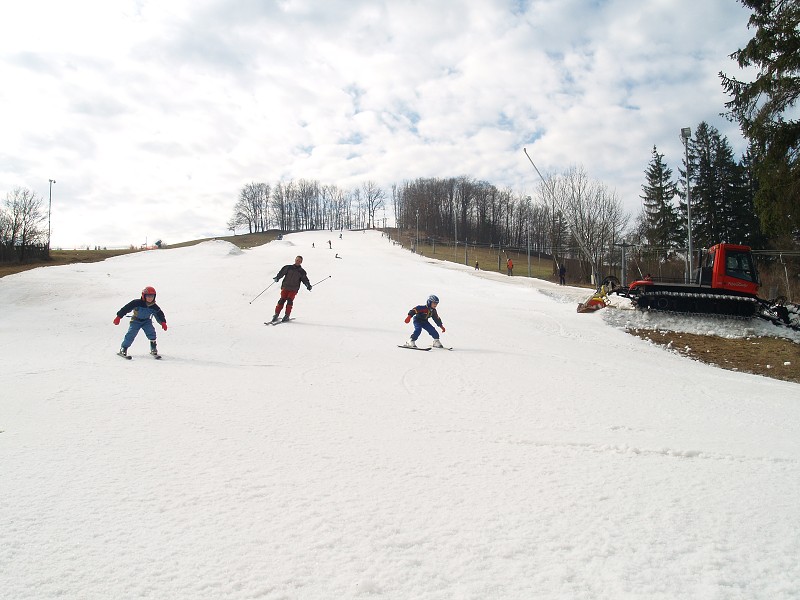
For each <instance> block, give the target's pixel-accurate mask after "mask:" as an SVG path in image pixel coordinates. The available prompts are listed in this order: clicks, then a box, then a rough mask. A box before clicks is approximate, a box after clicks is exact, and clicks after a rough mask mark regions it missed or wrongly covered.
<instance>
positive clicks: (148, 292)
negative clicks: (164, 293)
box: [142, 285, 156, 301]
mask: <svg viewBox="0 0 800 600" xmlns="http://www.w3.org/2000/svg"><path fill="white" fill-rule="evenodd" d="M151 295H152V296H153V301H155V299H156V298H155V296H156V288H154V287H153V286H152V285H148V286H147V287H146V288H144V289H143V290H142V300H144V297H145V296H151Z"/></svg>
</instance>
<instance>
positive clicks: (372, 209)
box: [361, 181, 386, 229]
mask: <svg viewBox="0 0 800 600" xmlns="http://www.w3.org/2000/svg"><path fill="white" fill-rule="evenodd" d="M361 191H362V192H363V193H364V204H365V206H366V209H367V227H372V228H373V229H374V228H375V213H376V212H377V211H378V209H380V208H383V201H384V199H385V198H386V194H385V193H384V192H383V190H382V189H381V188H379V187H378V184H377V183H375V182H374V181H365V182H364V184H363V185H362V186H361Z"/></svg>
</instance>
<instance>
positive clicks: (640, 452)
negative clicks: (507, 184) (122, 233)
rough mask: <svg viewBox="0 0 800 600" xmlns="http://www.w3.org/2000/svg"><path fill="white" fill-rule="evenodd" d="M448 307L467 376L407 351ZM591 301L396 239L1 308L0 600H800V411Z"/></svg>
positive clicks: (770, 385)
mask: <svg viewBox="0 0 800 600" xmlns="http://www.w3.org/2000/svg"><path fill="white" fill-rule="evenodd" d="M328 239H331V241H332V243H333V249H332V250H329V249H328V247H327V246H328V245H327V240H328ZM312 243H315V246H316V248H312V247H311V246H312ZM335 253H338V254H339V255H340V256H342V259H341V260H338V259H335V258H334V254H335ZM296 254H303V255H304V257H305V261H304V267H305V268H306V270H307V271H308V273H309V277H310V279H311V281H312V283H313V282H316V281H319V280H321V279H323V278H325V277H327V276H329V275H330V276H331V278H330V279H328V280H325V281H324V282H322V283H320V284H319V285H318V286H317V287H315V288H314V289H313V290H312V291H311V292H310V293H309V292H307V291H305V290H304V289H303V290H301V292H300V294H299V295H298V297H297V300H296V302H295V311H294V316H295V317H296V320H295V321H293V322H292V323H289V324H283V325H279V326H277V327H271V326H265V325H263V322H264V321H265V320H267V319H268V318H269V317H270V316H271V315H272V312H273V307H274V305H275V301H276V300H277V297H278V289H277V288H278V286H277V285H274V286H272V288H270V289H269V290H268V291H266V292H265V293H264V294H262V295H261V297H259V298H258V299H257V300H255V301H254V302H252V303H251V301H252V300H253V298H254V297H255V296H256V295H257V294H258V293H259V292H260V291H261V290H263V289H264V288H265V287H266V286H267V285H268V284H269V283H270V282H271V277H273V276H274V275H275V273H276V272H277V271H278V269H279V268H280V267H281V266H282V265H284V264H288V263H291V262H292V261H293V259H294V256H295V255H296ZM146 285H152V286H154V287H155V288H156V289H157V290H158V298H157V301H158V303H159V305H160V306H161V307H162V308H163V309H164V311H165V313H166V316H167V320H168V323H169V330H168V331H166V332H162V331H161V330H160V329H157V331H158V340H159V349H160V351H161V353H162V354H163V355H164V360H162V361H154V360H152V358H151V357H150V356H149V355H148V354H147V351H148V344H147V341H146V339H145V338H144V334H143V333H140V334H139V337H138V338H137V340H136V341H135V342H134V344H133V346H132V347H131V349H130V352H131V354H132V355H133V357H134V358H133V360H131V361H124V360H122V359H120V358H118V357H116V356H115V355H114V353H115V352H116V350H117V349H118V347H119V343H120V340H121V339H122V336H123V335H124V333H125V330H126V329H125V321H123V324H122V325H120V326H119V327H114V325H113V324H112V323H111V321H112V319H113V317H114V313H115V312H116V311H117V310H118V309H119V308H120V307H121V306H123V305H124V304H125V303H126V302H128V301H129V300H131V299H132V298H135V297H138V295H139V292H140V290H141V289H142V288H143V287H144V286H146ZM431 293H435V294H437V295H439V297H440V298H441V304H440V305H439V310H440V313H441V316H442V318H443V320H444V324H445V326H446V328H447V332H446V333H445V334H443V336H442V339H443V340H444V342H445V343H446V345H452V346H454V347H455V351H453V352H447V351H442V350H432V351H430V352H414V351H409V350H403V349H399V348H397V347H396V345H397V344H400V343H402V342H403V341H405V340H406V339H407V337H408V334H409V332H410V329H411V327H410V325H406V324H405V323H403V319H404V318H405V315H406V312H407V311H408V310H409V308H411V307H412V306H414V305H416V304H419V303H423V302H424V301H425V298H426V297H427V296H428V295H429V294H431ZM586 296H587V292H586V290H581V289H577V288H569V287H567V288H559V287H558V286H555V285H551V284H550V283H548V282H542V281H537V280H529V279H526V278H521V277H519V278H517V277H514V278H509V277H506V276H503V275H500V274H495V273H486V272H476V271H474V270H472V269H471V268H469V267H463V266H459V265H454V264H448V263H441V262H439V261H436V260H433V259H429V258H423V257H419V256H416V255H413V254H411V253H409V252H408V251H406V250H403V249H402V248H400V247H399V246H395V245H393V244H391V242H389V241H388V240H387V239H386V238H382V237H381V235H380V234H379V233H376V232H368V233H362V232H344V235H343V239H342V240H339V239H338V235H337V234H336V233H333V234H331V233H330V232H315V233H302V234H295V235H291V236H287V237H286V238H285V240H284V241H281V242H273V243H271V244H268V245H266V246H261V247H258V248H253V249H251V250H246V251H240V250H238V249H237V248H236V247H235V246H233V245H231V244H228V243H227V242H222V241H216V242H206V243H203V244H200V245H197V246H193V247H188V248H181V249H175V250H159V251H151V252H143V253H137V254H132V255H127V256H122V257H117V258H114V259H111V260H107V261H105V262H102V263H94V264H76V265H70V266H63V267H51V268H41V269H35V270H33V271H28V272H26V273H21V274H19V275H13V276H9V277H5V278H3V279H0V306H2V308H3V311H2V317H1V318H0V340H2V343H0V365H2V367H1V369H2V371H0V394H1V395H2V398H0V430H2V433H0V574H2V577H1V578H0V579H1V580H2V582H1V583H0V597H2V598H7V599H14V600H24V599H37V600H41V599H49V598H80V599H104V600H105V599H110V598H113V599H121V598H155V599H183V598H186V599H197V598H224V599H251V598H264V599H279V598H398V599H409V598H426V599H452V598H475V599H479V598H480V599H484V598H525V599H528V598H537V599H538V598H563V599H569V600H575V599H583V598H585V599H596V598H608V599H621V598H642V599H645V598H646V599H664V600H666V599H670V600H674V599H676V598H686V599H697V598H719V599H732V598H733V599H748V600H752V599H758V598H763V599H770V600H775V599H781V598H794V599H796V598H800V560H798V558H800V510H798V506H797V499H798V497H800V445H799V444H800V435H799V434H800V432H799V431H798V423H800V386H798V385H797V384H792V383H787V382H782V381H777V380H772V379H769V378H764V377H759V376H754V375H748V374H743V373H734V372H730V371H724V370H721V369H717V368H715V367H712V366H708V365H704V364H701V363H699V362H695V361H691V360H688V359H686V358H684V357H681V356H678V355H677V354H675V353H671V352H668V351H665V350H664V349H663V348H660V347H657V346H656V345H654V344H651V343H648V342H646V341H643V340H641V339H638V338H636V337H634V336H630V335H627V334H625V333H624V332H623V331H621V329H620V327H622V326H624V325H625V323H628V322H631V320H634V321H635V320H637V319H643V318H645V317H643V316H642V315H639V314H638V313H634V312H633V311H625V310H624V308H622V307H619V308H617V309H606V310H605V311H600V312H598V313H594V314H578V313H576V311H575V307H576V304H577V301H580V300H585V299H586ZM650 318H652V317H650ZM651 325H652V324H651ZM738 325H739V326H740V327H741V326H742V324H741V323H739V324H738ZM765 325H767V324H765ZM659 326H660V325H659ZM694 326H695V327H696V325H694ZM747 326H752V327H754V328H756V329H758V328H759V327H761V325H757V324H753V325H747ZM664 327H667V325H664ZM724 327H734V326H733V325H730V324H726V325H721V324H713V323H711V324H709V323H704V324H702V325H701V328H706V329H707V328H712V329H714V330H720V329H721V328H724ZM770 327H771V326H770ZM756 333H758V332H756ZM723 334H724V333H723ZM429 343H430V338H429V337H428V336H427V334H425V333H423V335H422V337H421V338H420V341H419V342H418V344H420V345H423V344H424V345H429Z"/></svg>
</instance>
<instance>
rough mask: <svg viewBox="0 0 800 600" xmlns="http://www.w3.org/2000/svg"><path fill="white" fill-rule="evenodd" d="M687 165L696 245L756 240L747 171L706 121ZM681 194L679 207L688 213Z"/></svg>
mask: <svg viewBox="0 0 800 600" xmlns="http://www.w3.org/2000/svg"><path fill="white" fill-rule="evenodd" d="M688 167H689V176H690V185H691V199H692V240H693V242H694V246H696V247H698V248H700V247H705V248H707V247H709V246H712V245H714V244H717V243H720V242H730V243H747V242H751V241H752V240H754V239H757V235H758V233H759V228H758V225H757V222H756V216H755V212H754V208H753V203H752V187H751V184H750V182H749V181H748V178H747V170H746V169H745V168H744V167H743V166H742V164H741V163H737V161H736V160H735V158H734V155H733V150H732V149H731V146H730V143H729V142H728V140H727V138H725V137H724V136H722V135H721V134H720V133H719V131H718V130H717V129H716V128H714V127H712V126H710V125H709V124H708V123H706V122H702V123H700V124H699V125H698V126H697V130H696V132H695V137H694V139H693V140H690V141H689V165H688ZM685 173H686V171H685V170H684V171H683V174H684V176H685ZM681 196H682V197H683V198H684V201H683V202H681V204H680V208H681V212H682V213H684V214H685V212H686V202H685V193H684V194H681Z"/></svg>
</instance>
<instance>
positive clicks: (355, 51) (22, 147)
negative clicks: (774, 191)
mask: <svg viewBox="0 0 800 600" xmlns="http://www.w3.org/2000/svg"><path fill="white" fill-rule="evenodd" d="M748 16H749V12H748V11H747V10H746V9H744V8H743V7H742V6H741V5H740V4H739V3H738V2H736V1H735V0H702V1H698V0H647V1H645V2H642V1H641V0H440V1H438V2H434V1H429V2H420V1H416V0H369V1H366V0H116V1H109V0H73V1H71V2H63V1H61V0H26V1H25V2H4V3H2V5H0V82H2V85H0V103H1V104H0V106H2V110H0V140H2V141H1V142H0V198H3V199H4V198H5V197H6V195H7V194H8V193H9V192H10V191H11V190H13V189H14V188H16V187H26V188H29V189H31V190H32V191H34V192H36V193H37V194H38V195H39V196H40V197H42V198H43V199H44V201H45V205H46V203H47V200H48V194H49V183H48V180H49V179H55V180H56V183H55V185H54V186H53V196H52V202H53V204H52V232H53V233H52V243H53V245H54V246H64V247H72V246H73V245H108V246H113V245H128V244H142V243H145V241H149V242H152V241H154V240H155V239H158V238H161V239H163V240H164V241H165V242H169V243H175V242H179V241H183V240H188V239H194V238H198V237H208V236H213V235H224V234H226V233H228V232H227V231H226V227H225V225H226V222H227V221H228V219H229V218H230V216H231V214H232V209H233V205H234V203H235V201H236V198H237V195H238V192H239V190H240V189H241V187H242V186H243V185H244V184H246V183H249V182H253V181H264V182H268V183H275V182H277V181H279V180H289V179H298V178H308V179H316V180H319V181H320V182H322V183H326V184H329V183H330V184H337V185H339V186H341V187H344V188H348V189H349V188H355V187H357V186H359V185H360V184H361V183H363V182H364V181H366V180H372V181H375V182H377V183H378V184H379V185H381V186H382V187H384V188H385V189H387V190H388V189H390V186H391V185H392V184H393V183H402V182H403V181H404V180H407V179H414V178H417V177H449V176H459V175H467V176H471V177H474V178H477V179H483V180H486V181H490V182H492V183H494V184H495V185H497V186H498V187H502V188H505V187H509V188H511V189H513V190H514V191H515V192H519V193H521V194H532V195H533V194H535V193H537V189H538V181H537V176H536V173H535V171H534V170H533V169H532V167H531V165H530V163H529V162H528V160H527V159H526V157H525V155H524V153H523V148H527V149H528V152H529V154H530V155H531V156H532V157H533V160H534V161H535V162H536V164H537V167H539V170H540V171H542V172H543V173H548V172H549V173H555V172H561V171H563V170H565V169H566V168H568V167H569V166H571V165H582V166H583V167H584V168H585V169H586V171H587V172H588V173H589V175H590V176H591V177H592V178H594V179H597V180H600V181H602V182H604V183H606V184H607V185H608V186H609V187H611V188H613V189H615V190H616V192H617V194H618V196H619V197H620V199H621V200H622V202H623V203H624V205H625V207H626V209H627V210H628V211H629V212H630V213H631V214H632V215H633V214H636V213H638V211H639V208H640V202H641V201H640V199H639V194H640V190H641V185H642V183H643V172H644V169H645V168H646V166H647V163H648V162H649V160H650V152H651V150H652V147H653V145H654V144H655V145H656V146H658V149H659V151H660V152H663V153H664V154H665V159H666V161H667V163H668V165H669V166H671V167H672V168H673V170H674V171H675V173H676V176H677V170H678V166H679V164H680V161H681V159H682V156H683V147H682V144H681V141H680V135H679V133H680V129H681V127H686V126H690V127H692V130H694V129H695V128H696V126H697V124H698V123H699V122H701V121H704V120H705V121H707V122H709V123H710V124H712V125H713V126H715V127H717V128H718V129H719V130H720V131H721V132H722V133H723V134H725V135H727V136H728V139H729V141H730V142H731V144H732V146H733V147H734V149H735V150H736V152H737V153H740V152H741V151H742V149H743V142H742V139H741V136H740V134H739V131H738V128H737V127H736V126H735V124H731V123H728V122H727V121H726V120H725V119H724V118H723V117H721V116H720V113H721V112H722V111H723V110H724V102H725V101H726V100H727V97H726V96H725V94H724V93H723V91H722V88H721V86H720V81H719V78H718V76H717V74H718V72H719V71H725V72H727V73H729V74H737V75H740V72H739V70H738V67H737V66H736V65H735V63H734V62H733V61H731V60H730V58H729V54H730V53H732V52H734V51H735V50H737V49H738V48H740V47H742V46H743V45H744V44H746V43H747V41H748V40H749V39H750V37H751V35H752V32H750V31H749V30H748V29H747V19H748ZM387 212H388V211H387ZM387 216H388V215H387Z"/></svg>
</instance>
